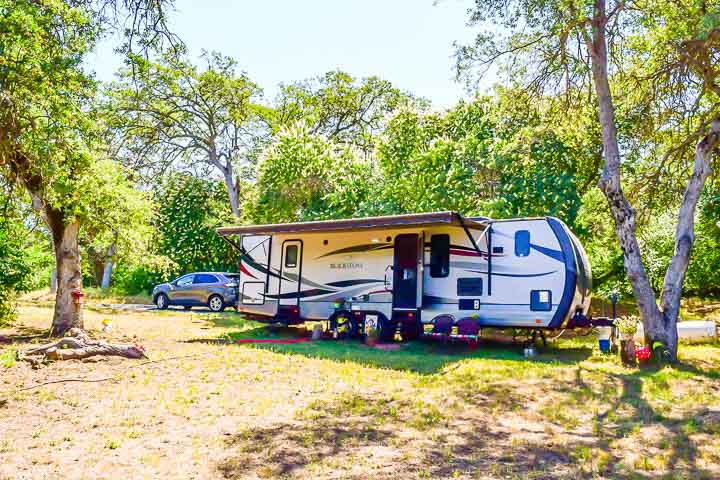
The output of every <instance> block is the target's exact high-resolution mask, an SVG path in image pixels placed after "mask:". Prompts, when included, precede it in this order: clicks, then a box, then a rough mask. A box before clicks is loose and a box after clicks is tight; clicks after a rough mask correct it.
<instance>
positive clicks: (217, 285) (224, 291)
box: [152, 272, 239, 312]
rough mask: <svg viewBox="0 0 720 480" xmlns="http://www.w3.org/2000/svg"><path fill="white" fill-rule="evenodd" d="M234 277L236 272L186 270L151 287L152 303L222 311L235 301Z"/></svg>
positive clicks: (235, 281) (163, 305)
mask: <svg viewBox="0 0 720 480" xmlns="http://www.w3.org/2000/svg"><path fill="white" fill-rule="evenodd" d="M238 278H239V275H238V274H237V273H220V272H198V273H189V274H187V275H183V276H182V277H180V278H177V279H175V280H173V281H172V282H169V283H161V284H160V285H157V286H155V288H153V292H152V298H153V303H154V304H155V305H156V306H157V308H159V309H160V310H165V309H166V308H167V307H168V306H170V305H181V306H183V307H185V310H190V309H191V308H192V307H200V306H207V307H208V308H209V309H210V310H212V311H213V312H222V311H223V310H225V307H231V306H235V305H236V304H237V286H238V283H237V282H238Z"/></svg>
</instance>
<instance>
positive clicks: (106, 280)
mask: <svg viewBox="0 0 720 480" xmlns="http://www.w3.org/2000/svg"><path fill="white" fill-rule="evenodd" d="M114 256H115V245H110V248H108V251H107V260H106V261H105V269H104V270H103V276H102V283H101V284H100V287H101V288H105V289H107V288H110V280H111V278H112V271H113V266H114V263H113V257H114Z"/></svg>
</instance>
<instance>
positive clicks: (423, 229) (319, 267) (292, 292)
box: [218, 212, 591, 339]
mask: <svg viewBox="0 0 720 480" xmlns="http://www.w3.org/2000/svg"><path fill="white" fill-rule="evenodd" d="M218 233H219V235H221V236H222V237H223V238H225V239H226V240H227V241H228V242H230V243H231V244H232V245H234V246H235V248H237V249H238V250H239V251H240V257H241V260H240V265H239V268H240V280H239V283H238V290H239V295H238V311H239V312H241V313H243V314H245V315H246V316H248V317H251V318H254V319H257V320H261V321H267V322H272V323H283V324H286V325H291V324H298V323H302V322H304V321H306V320H309V321H317V320H328V321H330V323H331V328H333V329H335V331H336V332H337V329H338V327H339V324H341V323H342V324H343V325H342V327H343V329H342V331H343V332H345V333H347V334H349V335H354V334H357V333H358V332H361V331H363V329H365V328H366V327H367V326H368V325H371V326H373V327H376V328H378V330H379V332H380V337H381V338H384V339H389V338H392V337H394V336H395V334H396V332H398V331H399V332H401V334H402V336H403V337H404V338H410V339H411V338H415V337H417V336H418V335H420V334H421V333H422V332H423V331H424V325H425V324H433V323H434V321H435V320H436V319H439V318H441V317H442V318H444V319H447V318H451V319H454V320H455V321H460V320H463V319H464V320H465V321H466V322H467V319H468V318H470V319H473V320H474V321H475V322H476V324H477V326H478V327H480V328H483V327H494V328H520V329H559V328H572V327H574V326H584V325H587V324H588V323H589V320H588V318H587V313H588V308H589V306H590V289H591V273H590V265H589V262H588V259H587V255H586V254H585V251H584V250H583V247H582V245H580V242H579V241H578V239H577V237H575V235H573V233H572V232H571V231H570V230H569V229H568V227H567V226H566V225H565V224H564V223H563V222H562V221H560V220H558V219H557V218H553V217H540V218H517V219H507V220H492V219H489V218H482V217H463V216H462V215H460V214H459V213H457V212H433V213H419V214H409V215H392V216H383V217H371V218H354V219H346V220H327V221H314V222H298V223H285V224H273V225H247V226H233V227H223V228H219V229H218Z"/></svg>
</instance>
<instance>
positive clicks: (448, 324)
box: [427, 315, 455, 341]
mask: <svg viewBox="0 0 720 480" xmlns="http://www.w3.org/2000/svg"><path fill="white" fill-rule="evenodd" d="M432 323H433V328H432V330H431V331H430V333H428V334H427V336H428V337H431V338H442V339H443V340H444V341H447V339H448V338H449V337H450V333H452V328H453V325H454V324H455V318H454V317H453V316H452V315H438V316H437V317H435V318H434V319H433V322H432Z"/></svg>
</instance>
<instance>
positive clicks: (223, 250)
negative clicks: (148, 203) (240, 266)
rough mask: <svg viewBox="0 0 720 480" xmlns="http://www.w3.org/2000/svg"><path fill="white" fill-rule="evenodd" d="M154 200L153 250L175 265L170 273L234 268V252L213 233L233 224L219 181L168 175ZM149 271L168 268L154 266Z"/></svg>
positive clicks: (225, 196) (182, 175) (164, 265)
mask: <svg viewBox="0 0 720 480" xmlns="http://www.w3.org/2000/svg"><path fill="white" fill-rule="evenodd" d="M155 199H156V203H157V212H156V214H155V220H154V223H155V227H156V228H157V234H158V238H157V239H156V242H155V251H156V252H158V254H160V255H163V256H166V257H167V258H168V259H170V261H172V263H173V264H174V265H176V266H177V267H176V270H175V271H174V272H173V274H181V273H185V272H192V271H213V270H219V271H225V270H231V271H232V270H234V269H236V268H237V256H236V254H235V252H234V250H233V249H232V247H230V245H228V244H227V243H226V242H225V241H224V240H223V239H222V238H221V237H219V236H218V234H217V233H216V232H215V229H216V228H217V227H219V226H222V225H227V224H229V223H232V222H233V216H232V213H231V212H230V209H229V207H228V202H227V194H226V193H225V191H224V188H223V185H222V184H221V183H220V182H217V181H212V180H202V179H199V178H195V177H193V176H190V175H184V174H175V175H171V176H169V178H167V179H166V180H165V182H164V183H163V184H162V185H161V186H160V188H158V190H157V191H156V197H155ZM143 268H146V269H147V268H148V267H143ZM152 268H162V269H167V268H168V266H167V264H166V263H165V264H157V263H156V264H155V265H154V266H152Z"/></svg>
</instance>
